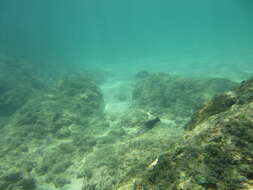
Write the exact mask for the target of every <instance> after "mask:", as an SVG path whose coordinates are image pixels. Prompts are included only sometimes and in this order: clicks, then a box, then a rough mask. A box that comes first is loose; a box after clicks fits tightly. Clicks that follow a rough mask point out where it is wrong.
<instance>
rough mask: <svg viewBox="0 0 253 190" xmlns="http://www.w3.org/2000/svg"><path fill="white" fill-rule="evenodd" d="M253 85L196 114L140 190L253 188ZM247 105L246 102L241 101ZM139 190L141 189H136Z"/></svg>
mask: <svg viewBox="0 0 253 190" xmlns="http://www.w3.org/2000/svg"><path fill="white" fill-rule="evenodd" d="M252 93H253V80H252V79H251V80H248V81H246V82H244V83H243V84H241V86H240V87H239V88H237V89H235V90H234V91H232V92H230V93H226V94H223V95H221V96H218V97H215V98H213V99H212V100H211V101H210V102H209V103H207V104H206V105H204V106H203V107H202V108H200V109H199V111H197V112H196V113H195V114H194V116H193V118H192V121H191V122H190V123H189V124H188V125H187V131H186V133H185V135H184V136H183V137H182V139H181V141H179V142H178V143H177V145H176V146H175V147H174V148H173V149H170V150H168V152H167V153H164V154H162V155H160V156H159V157H158V160H157V162H156V165H155V167H154V168H153V169H152V170H148V171H146V172H144V174H142V182H141V183H140V185H139V186H140V187H138V188H139V189H156V188H158V187H159V188H158V189H159V190H170V189H171V190H174V189H199V190H202V189H203V190H205V189H224V190H225V189H230V190H236V189H250V188H251V187H252V186H251V185H250V183H251V181H252V179H253V99H252V98H251V97H252ZM242 100H243V101H242ZM135 189H136V190H137V188H135Z"/></svg>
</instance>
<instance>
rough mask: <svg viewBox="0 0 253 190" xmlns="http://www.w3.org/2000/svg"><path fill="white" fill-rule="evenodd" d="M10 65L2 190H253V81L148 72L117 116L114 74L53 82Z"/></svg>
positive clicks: (2, 118)
mask: <svg viewBox="0 0 253 190" xmlns="http://www.w3.org/2000/svg"><path fill="white" fill-rule="evenodd" d="M1 61H2V62H3V63H2V64H0V66H1V68H2V69H4V70H5V71H6V72H4V73H3V75H0V79H1V81H3V82H2V83H0V86H1V91H0V99H1V100H2V101H0V108H1V110H7V111H6V112H5V111H2V112H1V111H0V129H1V133H0V163H1V165H0V190H139V189H150V190H156V189H157V190H158V189H159V190H163V189H166V190H167V189H168V190H169V189H172V190H175V189H178V190H179V189H180V190H184V189H185V190H186V189H199V190H201V189H224V190H225V189H231V190H233V189H240V188H245V189H247V188H248V189H250V188H252V184H251V182H252V180H253V172H252V171H253V168H252V163H253V158H252V155H253V153H252V150H253V141H252V139H253V138H252V134H253V133H252V126H253V124H252V113H253V102H252V101H253V98H252V97H253V96H252V94H253V79H251V80H248V81H245V82H243V83H242V84H240V85H239V84H238V83H235V82H232V81H229V80H226V79H197V78H183V77H178V76H172V75H169V74H166V73H148V72H140V73H138V74H137V75H136V76H135V79H134V81H133V86H123V87H124V88H123V87H121V88H119V89H118V92H117V93H118V96H116V97H113V93H112V98H115V99H117V101H118V102H121V103H122V102H123V103H124V102H125V101H126V100H127V101H129V100H130V99H131V98H130V96H127V98H126V97H124V95H125V94H127V95H129V94H131V87H133V93H132V99H133V102H131V103H132V104H131V105H130V106H129V107H127V109H125V110H124V111H123V112H121V113H120V114H117V113H115V114H111V113H110V114H108V113H107V112H106V109H105V106H106V102H105V99H104V94H103V91H102V90H101V89H100V86H99V85H101V84H102V83H103V82H104V81H105V80H107V79H108V77H109V75H108V73H105V74H103V73H101V75H99V74H97V78H96V76H94V75H91V74H90V73H85V72H84V73H78V74H77V75H75V76H63V77H59V76H58V75H57V76H56V77H55V78H54V77H53V79H52V80H51V79H50V80H49V79H48V80H44V78H43V75H42V77H41V76H37V75H36V74H33V73H36V72H34V70H33V69H32V67H29V68H27V67H28V66H27V63H25V64H22V63H17V62H11V64H7V63H8V61H7V60H1ZM1 72H2V70H1ZM12 73H13V74H12ZM44 76H45V75H44ZM42 81H43V82H42ZM129 84H130V83H129ZM7 87H8V88H7ZM128 90H129V92H128ZM125 91H127V92H125ZM23 93H24V94H23ZM109 95H110V94H109ZM122 95H123V96H122ZM6 100H10V101H6ZM19 101H20V102H19ZM6 102H7V103H8V102H9V104H8V105H7V104H6ZM7 108H8V109H7ZM8 110H10V111H8Z"/></svg>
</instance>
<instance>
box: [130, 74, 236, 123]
mask: <svg viewBox="0 0 253 190" xmlns="http://www.w3.org/2000/svg"><path fill="white" fill-rule="evenodd" d="M237 86H238V84H237V83H236V82H232V81H230V80H227V79H222V78H212V79H209V78H207V79H205V78H201V79H199V78H183V77H178V76H173V75H170V74H167V73H148V72H140V73H137V74H136V83H135V84H134V88H133V100H134V102H135V105H136V106H138V107H140V108H142V109H145V110H148V111H150V112H151V113H153V114H155V115H159V116H163V115H166V117H170V118H175V117H190V116H191V115H192V114H193V113H194V111H196V110H197V109H198V108H199V107H200V106H202V105H203V104H204V103H206V102H207V101H208V100H210V99H211V98H212V97H213V96H214V95H217V94H221V93H224V92H226V91H228V90H231V89H234V88H235V87H237Z"/></svg>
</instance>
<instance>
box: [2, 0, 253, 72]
mask: <svg viewBox="0 0 253 190" xmlns="http://www.w3.org/2000/svg"><path fill="white" fill-rule="evenodd" d="M252 7H253V3H252V2H251V1H250V0H245V1H242V2H241V1H237V0H221V1H219V0H207V1H201V0H194V1H184V0H180V1H171V0H170V1H166V0H158V1H152V0H148V1H144V0H138V1H135V0H128V1H124V0H109V1H103V0H95V1H90V0H75V1H71V2H70V1H67V0H64V1H60V0H55V1H48V0H45V1H32V0H27V1H17V0H16V1H15V0H12V1H7V0H2V1H1V6H0V27H1V35H0V44H1V46H0V49H1V50H2V52H3V53H4V54H8V55H10V56H17V57H19V58H20V57H24V58H25V59H29V60H34V62H36V63H35V64H37V63H38V62H39V63H41V64H43V63H54V64H58V67H59V69H61V68H66V67H67V65H75V66H76V67H78V68H79V67H80V66H82V67H86V68H87V67H95V68H102V69H103V68H109V69H116V70H134V71H136V70H141V69H150V70H158V71H161V70H162V71H164V70H166V71H175V70H176V71H177V72H179V71H181V72H186V73H191V72H192V73H196V72H198V70H199V69H200V70H201V69H205V68H208V69H207V70H205V71H203V72H212V73H215V72H217V71H219V72H226V69H227V68H228V70H236V71H238V69H239V71H241V72H245V70H250V66H251V64H252V59H253V58H252V48H253V47H252V46H253V45H252V44H253V43H252V34H253V26H252V18H253V15H252V14H253V13H252ZM221 70H225V71H221ZM200 72H202V71H200ZM228 72H229V71H228Z"/></svg>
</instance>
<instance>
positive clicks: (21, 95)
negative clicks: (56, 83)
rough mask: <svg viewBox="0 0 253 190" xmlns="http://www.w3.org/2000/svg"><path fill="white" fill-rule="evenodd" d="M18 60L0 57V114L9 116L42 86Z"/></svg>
mask: <svg viewBox="0 0 253 190" xmlns="http://www.w3.org/2000/svg"><path fill="white" fill-rule="evenodd" d="M26 65H29V64H27V63H26V64H24V63H22V62H20V61H18V60H14V59H7V58H5V59H3V58H0V116H10V115H12V114H13V113H14V112H16V111H17V110H18V109H19V108H20V107H21V106H22V105H24V104H25V103H26V101H27V100H28V99H29V97H30V96H31V95H32V93H33V91H34V90H36V89H41V88H42V87H43V84H42V82H41V81H40V80H39V79H38V78H36V77H34V75H33V72H32V71H31V70H30V69H28V68H27V67H26Z"/></svg>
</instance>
